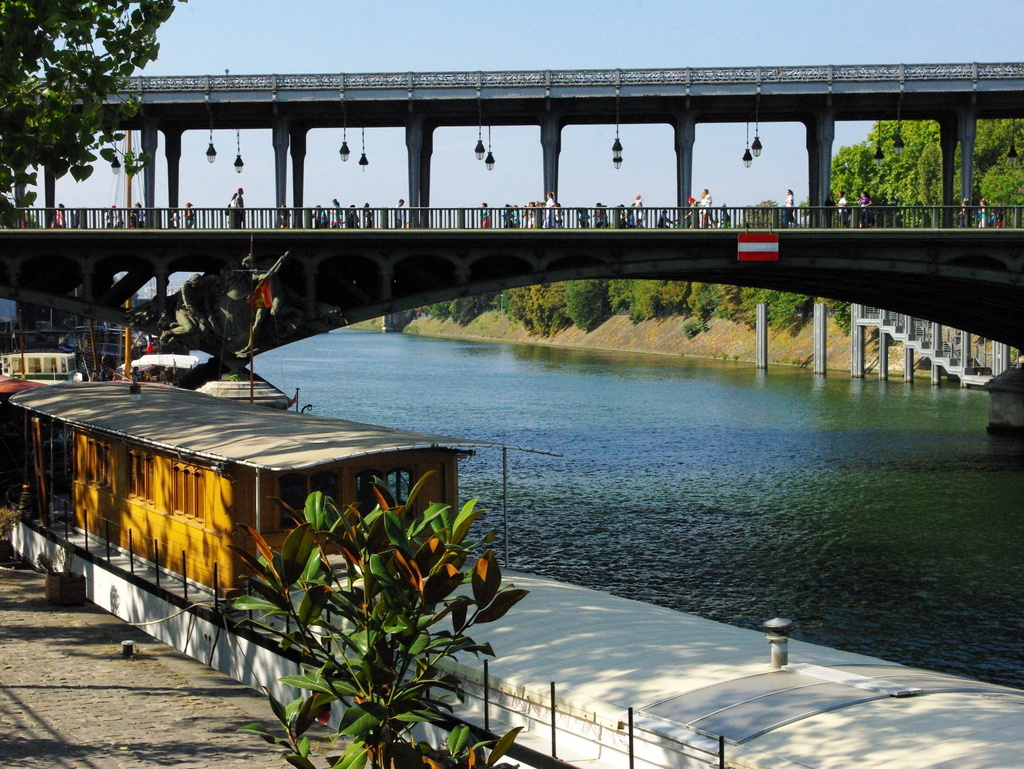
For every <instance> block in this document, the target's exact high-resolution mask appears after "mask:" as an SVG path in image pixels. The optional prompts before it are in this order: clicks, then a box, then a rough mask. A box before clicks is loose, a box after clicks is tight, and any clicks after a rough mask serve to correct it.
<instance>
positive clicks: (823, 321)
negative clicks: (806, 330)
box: [814, 302, 828, 376]
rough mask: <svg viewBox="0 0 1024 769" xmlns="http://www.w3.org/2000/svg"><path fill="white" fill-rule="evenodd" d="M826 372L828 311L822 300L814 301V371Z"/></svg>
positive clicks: (818, 372) (817, 372)
mask: <svg viewBox="0 0 1024 769" xmlns="http://www.w3.org/2000/svg"><path fill="white" fill-rule="evenodd" d="M827 372H828V313H827V312H826V311H825V303H824V302H815V303H814V373H815V374H821V375H822V376H824V375H825V374H826V373H827Z"/></svg>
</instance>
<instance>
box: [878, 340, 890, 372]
mask: <svg viewBox="0 0 1024 769" xmlns="http://www.w3.org/2000/svg"><path fill="white" fill-rule="evenodd" d="M888 379H889V335H888V334H887V333H885V332H884V331H883V330H882V329H881V327H879V329H878V381H879V382H885V381H887V380H888Z"/></svg>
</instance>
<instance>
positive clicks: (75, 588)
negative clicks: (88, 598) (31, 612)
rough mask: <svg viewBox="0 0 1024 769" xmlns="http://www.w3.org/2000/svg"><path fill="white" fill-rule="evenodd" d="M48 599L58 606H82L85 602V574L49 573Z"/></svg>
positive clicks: (47, 576)
mask: <svg viewBox="0 0 1024 769" xmlns="http://www.w3.org/2000/svg"><path fill="white" fill-rule="evenodd" d="M46 600H47V601H49V602H50V603H53V604H57V605H58V606H81V605H82V604H84V603H85V575H84V574H47V575H46Z"/></svg>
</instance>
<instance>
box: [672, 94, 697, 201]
mask: <svg viewBox="0 0 1024 769" xmlns="http://www.w3.org/2000/svg"><path fill="white" fill-rule="evenodd" d="M674 129H675V144H676V205H677V206H678V207H679V208H683V207H685V206H686V201H687V200H688V199H689V197H690V194H691V192H692V190H693V143H694V141H696V139H697V125H696V118H695V117H694V114H693V113H692V112H690V111H686V112H681V113H679V114H678V115H676V124H675V126H674Z"/></svg>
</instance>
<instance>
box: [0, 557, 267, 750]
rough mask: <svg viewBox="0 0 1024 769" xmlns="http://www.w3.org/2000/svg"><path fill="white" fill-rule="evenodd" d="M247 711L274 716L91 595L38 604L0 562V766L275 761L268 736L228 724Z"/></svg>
mask: <svg viewBox="0 0 1024 769" xmlns="http://www.w3.org/2000/svg"><path fill="white" fill-rule="evenodd" d="M125 640H132V641H134V642H135V656H134V658H132V659H124V658H123V657H122V655H121V642H122V641H125ZM252 721H260V722H261V723H264V724H266V725H268V726H270V725H271V724H273V723H275V721H274V718H273V715H272V714H271V712H270V707H269V705H267V703H266V701H265V700H264V699H263V697H262V696H261V695H259V694H258V693H256V692H254V691H252V690H251V689H248V688H246V687H244V686H242V685H240V684H238V683H237V682H235V681H233V680H231V679H230V678H228V677H227V676H224V675H222V674H220V673H218V672H216V671H214V670H212V669H211V668H208V667H206V666H205V665H202V664H201V663H199V662H196V661H194V660H192V659H190V658H188V657H186V656H185V655H183V654H180V653H179V652H177V651H176V650H174V649H172V648H170V647H168V646H165V645H163V644H161V643H160V642H158V641H156V640H154V639H153V638H151V637H150V636H148V635H146V634H145V633H144V632H142V631H141V630H140V629H138V628H135V627H133V626H131V625H128V624H126V623H124V622H122V621H121V620H119V619H117V618H116V617H113V616H111V615H109V614H107V613H105V612H103V611H101V610H100V609H98V608H96V607H95V606H93V605H92V604H86V605H85V606H82V607H74V608H59V607H56V606H52V605H50V604H48V603H47V602H46V600H45V598H44V589H43V575H41V574H39V573H37V572H35V571H31V570H27V569H25V570H15V571H11V570H7V569H4V570H2V571H0V766H2V767H4V768H5V769H13V768H14V767H19V768H20V767H33V768H35V767H47V769H52V767H59V768H60V769H66V768H67V767H75V768H76V769H78V768H85V767H89V768H92V767H96V768H97V769H98V768H99V767H102V768H103V769H114V768H117V769H122V768H123V769H137V768H138V767H157V766H159V767H179V769H205V767H217V769H228V768H230V767H246V769H262V767H268V768H269V767H281V766H284V765H285V764H284V762H283V761H282V760H281V759H280V757H279V755H278V753H277V750H276V749H275V748H274V747H273V746H271V745H267V744H266V743H264V742H263V741H262V740H259V739H258V738H256V737H253V736H251V735H245V734H239V733H237V729H238V727H240V726H243V725H245V724H247V723H250V722H252Z"/></svg>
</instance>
